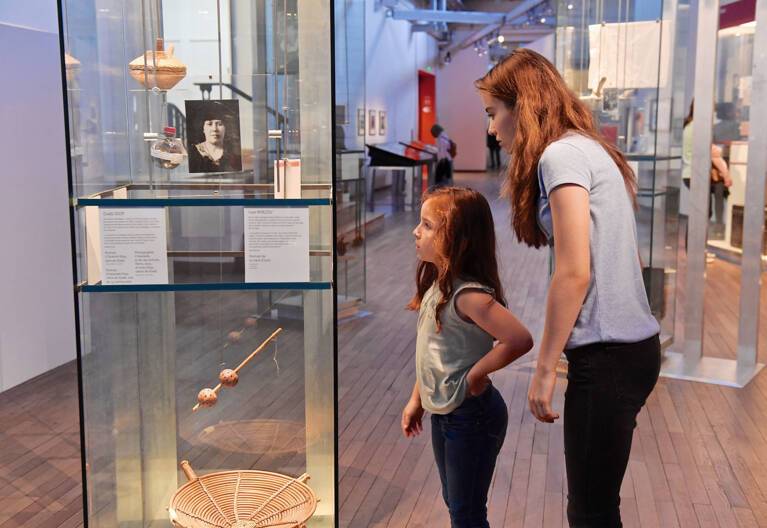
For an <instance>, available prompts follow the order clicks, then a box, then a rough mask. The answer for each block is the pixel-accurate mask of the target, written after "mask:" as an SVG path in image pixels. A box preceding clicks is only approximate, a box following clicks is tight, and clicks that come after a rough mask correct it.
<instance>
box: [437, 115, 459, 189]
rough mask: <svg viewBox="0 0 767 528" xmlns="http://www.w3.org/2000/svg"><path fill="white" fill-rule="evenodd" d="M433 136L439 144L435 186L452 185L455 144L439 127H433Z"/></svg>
mask: <svg viewBox="0 0 767 528" xmlns="http://www.w3.org/2000/svg"><path fill="white" fill-rule="evenodd" d="M431 135H432V137H433V138H434V139H435V140H436V143H437V167H436V169H435V173H434V185H437V186H440V185H450V183H451V182H452V181H453V155H452V154H451V153H450V152H451V150H454V147H453V145H454V143H453V142H452V141H451V140H450V137H449V136H448V135H447V133H446V132H445V129H444V128H442V127H441V126H439V125H436V124H435V125H434V126H432V127H431Z"/></svg>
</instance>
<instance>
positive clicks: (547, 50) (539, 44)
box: [524, 32, 556, 63]
mask: <svg viewBox="0 0 767 528" xmlns="http://www.w3.org/2000/svg"><path fill="white" fill-rule="evenodd" d="M524 47H525V48H529V49H531V50H533V51H537V52H538V53H540V54H541V55H543V56H544V57H546V58H547V59H549V61H551V62H552V63H553V62H554V61H555V59H556V57H555V52H556V41H555V38H554V33H553V32H552V33H551V34H550V35H547V36H545V37H541V38H539V39H538V40H534V41H533V42H530V43H529V44H526V45H525V46H524Z"/></svg>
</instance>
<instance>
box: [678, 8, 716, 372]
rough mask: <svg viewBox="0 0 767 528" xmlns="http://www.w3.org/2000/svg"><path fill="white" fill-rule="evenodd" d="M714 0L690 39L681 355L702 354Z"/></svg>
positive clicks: (701, 11) (688, 359) (694, 358)
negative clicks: (691, 109)
mask: <svg viewBox="0 0 767 528" xmlns="http://www.w3.org/2000/svg"><path fill="white" fill-rule="evenodd" d="M718 30H719V0H699V2H698V32H697V39H696V45H695V118H694V119H693V121H692V127H693V128H692V141H693V147H692V176H691V181H690V214H689V220H688V222H689V224H688V225H689V231H688V237H687V281H686V284H685V296H686V301H685V306H684V356H685V357H684V360H685V363H687V364H688V365H692V364H694V363H697V362H698V361H699V360H700V358H701V357H702V355H703V319H704V315H703V304H704V292H705V288H704V284H705V280H706V234H707V229H708V196H709V192H710V170H711V140H712V128H711V127H712V123H713V118H714V115H713V114H714V79H715V67H716V44H717V31H718Z"/></svg>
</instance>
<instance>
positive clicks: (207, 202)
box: [75, 198, 333, 207]
mask: <svg viewBox="0 0 767 528" xmlns="http://www.w3.org/2000/svg"><path fill="white" fill-rule="evenodd" d="M332 204H333V201H332V200H331V199H330V198H292V199H291V198H285V199H282V198H122V199H121V198H105V199H101V198H78V199H77V201H76V202H75V205H76V206H77V207H87V206H96V207H165V206H169V207H170V206H172V207H184V206H194V207H210V206H214V207H215V206H229V205H241V206H245V207H310V206H321V205H332Z"/></svg>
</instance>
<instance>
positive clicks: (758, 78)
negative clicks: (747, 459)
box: [738, 0, 767, 376]
mask: <svg viewBox="0 0 767 528" xmlns="http://www.w3.org/2000/svg"><path fill="white" fill-rule="evenodd" d="M753 53H754V56H753V69H752V71H751V106H750V109H749V121H750V122H751V123H767V0H758V1H757V3H756V32H755V34H754V46H753ZM766 146H767V129H765V127H764V126H753V127H750V132H749V138H748V169H747V173H746V203H745V208H744V215H743V220H744V222H743V263H742V269H741V276H740V324H739V328H738V369H739V370H740V371H742V373H743V375H744V376H747V375H750V376H753V375H755V374H756V373H757V372H758V371H759V370H761V368H762V365H759V364H757V359H758V351H759V308H760V306H759V301H760V294H761V290H762V281H761V275H762V244H763V237H764V206H765V197H764V192H765V181H764V180H765V175H767V147H766Z"/></svg>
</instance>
